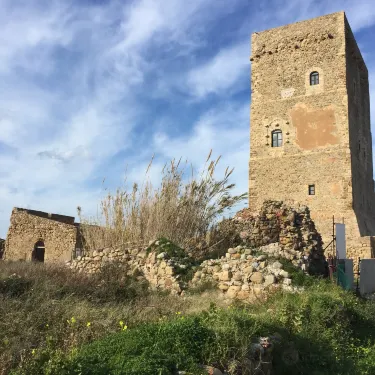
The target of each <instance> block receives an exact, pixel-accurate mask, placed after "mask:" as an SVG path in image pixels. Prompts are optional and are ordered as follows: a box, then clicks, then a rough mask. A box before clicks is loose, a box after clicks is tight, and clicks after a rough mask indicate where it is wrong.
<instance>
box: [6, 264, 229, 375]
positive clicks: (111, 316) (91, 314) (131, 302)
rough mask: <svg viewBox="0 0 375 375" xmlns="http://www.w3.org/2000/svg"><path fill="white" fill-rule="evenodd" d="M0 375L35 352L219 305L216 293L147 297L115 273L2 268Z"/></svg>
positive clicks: (43, 267)
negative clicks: (122, 327) (96, 273)
mask: <svg viewBox="0 0 375 375" xmlns="http://www.w3.org/2000/svg"><path fill="white" fill-rule="evenodd" d="M0 298H1V303H0V316H1V319H0V374H1V375H5V374H8V373H9V372H8V371H9V370H10V368H15V367H20V366H21V368H22V365H23V363H24V362H25V361H26V362H27V361H29V360H30V358H32V357H33V354H32V353H33V350H38V351H41V350H43V349H46V348H48V350H51V352H52V351H54V350H62V351H64V352H66V351H69V350H71V349H72V348H74V347H78V346H80V345H82V344H84V343H86V342H90V341H93V340H95V339H98V338H100V337H103V336H104V335H107V334H110V333H114V332H118V331H120V330H121V326H120V322H124V324H126V325H127V326H128V327H134V326H136V325H138V324H140V323H142V322H146V321H147V322H150V321H158V320H159V319H160V318H170V317H172V316H175V315H176V312H182V313H184V314H191V313H194V312H199V311H202V310H203V309H207V308H208V307H209V305H210V302H215V303H218V304H219V305H222V304H223V302H222V301H221V300H220V299H219V298H218V295H217V293H215V292H212V293H210V294H209V295H207V296H206V298H201V297H200V295H199V294H191V295H188V296H186V297H184V298H182V297H178V296H172V295H169V294H166V293H151V292H149V290H148V289H147V284H145V283H144V282H140V281H138V280H137V279H136V278H132V277H125V278H124V272H120V271H119V270H118V269H116V268H115V267H113V268H112V267H108V268H107V269H103V272H102V273H100V274H98V275H96V276H95V277H87V276H85V275H84V274H76V273H72V272H71V270H70V269H66V268H64V267H59V266H54V265H43V264H33V263H23V262H0Z"/></svg>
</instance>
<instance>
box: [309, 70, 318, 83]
mask: <svg viewBox="0 0 375 375" xmlns="http://www.w3.org/2000/svg"><path fill="white" fill-rule="evenodd" d="M315 85H319V73H318V72H312V73H311V74H310V86H315Z"/></svg>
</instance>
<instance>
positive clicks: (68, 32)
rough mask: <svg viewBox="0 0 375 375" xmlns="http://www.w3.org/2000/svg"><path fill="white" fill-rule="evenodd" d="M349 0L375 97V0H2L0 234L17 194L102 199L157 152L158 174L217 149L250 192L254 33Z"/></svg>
mask: <svg viewBox="0 0 375 375" xmlns="http://www.w3.org/2000/svg"><path fill="white" fill-rule="evenodd" d="M339 10H345V11H346V12H347V17H348V19H349V22H350V23H351V26H352V28H353V31H354V33H355V36H356V38H357V41H358V42H359V46H360V48H361V50H362V52H363V55H364V58H365V60H366V64H367V66H368V68H369V71H370V72H371V76H372V80H371V84H372V85H371V88H372V91H373V92H374V95H373V96H372V98H373V102H372V108H373V109H374V107H375V103H374V98H375V91H374V87H375V49H374V48H371V47H373V40H374V39H375V6H374V5H373V0H357V1H355V2H354V1H352V0H331V1H329V2H328V1H326V0H257V1H251V0H189V1H186V0H134V1H125V0H121V1H120V0H118V1H104V0H101V1H100V0H80V1H76V0H71V1H69V0H60V1H55V0H45V1H44V0H39V1H37V0H35V1H34V0H0V25H1V26H0V92H1V95H0V237H3V238H4V237H5V236H6V232H7V229H8V225H9V216H10V213H11V209H12V207H14V206H17V207H26V208H31V209H37V210H42V211H47V212H55V213H60V214H66V215H72V216H74V215H76V207H77V206H78V205H80V206H82V208H83V212H84V213H86V214H90V213H93V212H95V211H96V207H97V204H98V202H99V199H100V197H101V196H102V195H103V189H102V180H103V178H104V177H105V178H106V182H105V186H106V187H109V188H115V187H116V186H119V185H121V184H122V183H123V180H124V176H125V169H126V168H127V173H126V174H127V176H128V181H140V180H143V176H144V173H145V170H146V167H147V164H148V162H149V161H150V159H151V157H152V155H153V154H154V153H155V163H154V167H153V170H152V173H151V177H152V180H153V181H156V182H157V181H158V179H159V178H160V168H161V166H162V165H164V162H165V161H166V160H170V159H171V158H177V159H178V158H180V157H183V158H187V159H188V160H189V161H191V162H192V163H193V165H194V166H196V168H199V167H200V166H201V165H202V164H203V162H204V161H205V158H206V156H207V154H208V152H209V150H210V149H211V148H212V149H213V155H214V157H217V156H218V155H222V160H221V162H220V163H219V165H221V168H220V169H219V173H218V175H217V176H218V177H220V176H221V175H222V173H221V172H222V171H223V170H224V169H225V168H226V166H228V165H229V166H230V167H235V172H234V174H233V178H232V180H231V182H234V183H236V184H237V190H236V192H238V193H242V192H246V190H247V175H248V171H247V169H248V158H249V103H250V87H249V74H250V63H249V55H250V35H251V33H252V32H254V31H261V30H264V29H268V28H271V27H276V26H281V25H283V24H287V23H292V22H295V21H299V20H304V19H308V18H312V17H315V16H319V15H323V14H327V13H332V12H335V11H339ZM370 79H371V78H370ZM372 112H373V114H374V111H372Z"/></svg>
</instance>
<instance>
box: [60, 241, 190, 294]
mask: <svg viewBox="0 0 375 375" xmlns="http://www.w3.org/2000/svg"><path fill="white" fill-rule="evenodd" d="M162 250H163V249H162V248H160V243H159V241H152V242H150V244H149V246H147V247H142V246H135V245H134V244H130V243H126V244H124V245H122V246H119V247H116V248H104V249H100V250H95V251H93V252H90V253H88V254H86V255H85V256H83V257H81V256H79V257H77V258H76V259H74V260H72V261H68V262H67V266H68V267H70V268H71V269H73V270H76V271H78V272H86V273H88V274H93V273H96V272H99V271H100V270H101V269H102V267H104V266H105V265H107V264H110V263H111V262H116V263H117V264H123V265H124V269H126V270H127V274H128V275H138V276H139V277H142V276H143V277H144V278H145V279H146V280H147V281H148V282H149V283H150V287H151V289H155V290H157V289H161V290H169V291H171V292H173V293H180V292H181V291H182V289H183V287H184V283H183V282H182V280H180V277H181V272H180V271H181V269H184V268H185V267H186V265H185V264H184V260H183V259H177V258H174V257H170V256H169V255H168V254H167V253H166V252H163V251H162Z"/></svg>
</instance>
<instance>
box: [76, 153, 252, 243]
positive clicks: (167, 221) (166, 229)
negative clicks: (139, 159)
mask: <svg viewBox="0 0 375 375" xmlns="http://www.w3.org/2000/svg"><path fill="white" fill-rule="evenodd" d="M210 158H211V152H210V154H209V155H208V158H207V160H206V164H205V167H204V169H203V171H202V173H201V175H200V177H199V178H196V177H195V176H194V171H193V169H191V176H192V177H191V180H190V181H187V182H186V176H187V171H186V170H185V168H186V167H185V168H181V167H180V161H181V159H180V161H179V162H178V163H177V164H176V162H175V160H172V161H171V162H170V163H169V165H167V164H166V165H165V166H164V168H163V171H162V175H163V177H162V183H161V186H160V188H158V189H154V188H153V186H152V185H151V183H150V182H149V181H147V180H146V181H145V183H144V184H143V185H142V187H141V188H140V189H139V187H138V185H137V184H134V185H133V189H132V191H131V192H129V191H128V190H127V189H126V187H124V188H119V189H117V191H116V193H115V194H111V193H109V194H108V195H107V197H106V198H104V199H103V200H102V202H101V209H100V213H99V215H98V217H97V218H84V217H83V216H82V210H81V208H80V207H78V216H79V217H80V221H81V223H83V225H82V226H81V231H82V236H83V238H84V247H85V248H86V249H89V250H96V249H98V248H103V247H107V246H118V245H119V244H123V243H125V242H133V243H142V244H146V243H148V242H149V241H150V240H154V239H155V238H159V237H166V238H168V239H170V240H171V241H172V242H174V243H176V244H177V245H179V246H181V247H182V248H187V246H188V244H189V243H190V241H191V239H192V238H202V237H205V235H206V234H207V233H208V232H209V231H210V229H211V228H213V227H214V226H215V225H216V224H215V222H216V219H217V218H218V217H219V216H220V215H222V214H223V213H224V212H225V210H227V209H230V208H231V207H233V206H234V205H235V204H237V203H238V202H240V201H242V200H243V199H245V198H246V195H247V194H246V193H244V194H242V195H239V196H232V195H231V194H230V191H231V190H232V189H233V187H234V186H235V184H229V183H228V179H229V177H230V175H231V174H232V172H233V169H232V170H230V171H229V170H228V168H227V169H226V171H225V175H224V178H223V179H221V180H219V181H217V180H215V178H214V172H215V167H216V165H217V163H218V162H219V159H220V157H219V158H218V159H216V161H214V160H211V159H210ZM151 164H152V160H151V163H150V164H149V166H148V168H147V171H146V176H147V174H148V171H149V169H150V167H151ZM186 164H187V162H186Z"/></svg>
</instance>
